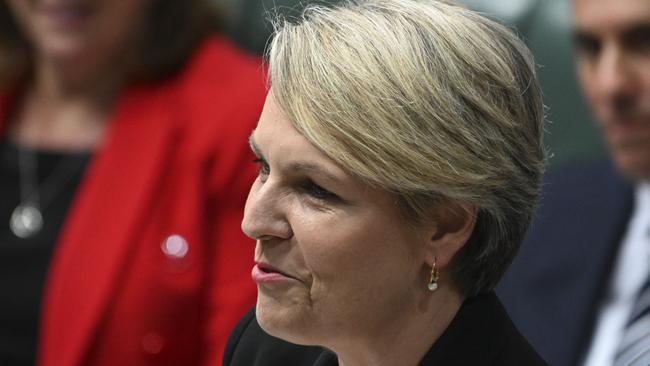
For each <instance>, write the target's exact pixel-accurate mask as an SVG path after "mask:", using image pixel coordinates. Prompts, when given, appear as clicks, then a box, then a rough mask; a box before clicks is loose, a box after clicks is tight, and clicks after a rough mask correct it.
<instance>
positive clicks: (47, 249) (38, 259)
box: [0, 140, 89, 366]
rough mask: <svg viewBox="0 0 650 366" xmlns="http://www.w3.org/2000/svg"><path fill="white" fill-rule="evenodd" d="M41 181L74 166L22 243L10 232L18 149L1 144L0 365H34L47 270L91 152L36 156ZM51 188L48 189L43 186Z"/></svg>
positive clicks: (16, 201) (17, 183)
mask: <svg viewBox="0 0 650 366" xmlns="http://www.w3.org/2000/svg"><path fill="white" fill-rule="evenodd" d="M35 155H36V160H37V166H38V170H37V171H38V182H39V184H40V183H42V182H43V181H44V180H45V179H46V178H47V177H49V176H50V174H51V173H52V172H53V171H54V170H58V169H61V168H63V167H64V166H69V164H73V165H74V167H73V168H74V169H72V170H71V173H70V174H71V176H70V177H69V178H70V179H69V180H67V184H65V185H63V186H62V187H61V189H60V190H59V191H58V192H54V193H55V194H54V195H52V196H53V198H52V199H51V200H50V202H44V203H45V204H46V206H44V207H42V215H43V228H42V230H41V231H40V232H39V233H38V234H37V235H35V236H33V237H31V238H28V239H21V238H19V237H17V236H15V235H14V233H13V232H12V231H11V230H10V228H9V220H10V217H11V214H12V212H13V210H14V209H15V208H16V206H18V204H19V203H20V170H19V164H18V148H17V147H16V146H15V145H13V144H12V143H11V142H9V141H8V140H0V365H3V366H19V365H20V366H23V365H25V366H27V365H30V366H31V365H34V362H35V355H36V341H37V336H38V333H37V330H38V322H39V318H40V306H41V297H42V291H43V285H44V283H45V276H46V273H47V268H48V265H49V263H50V259H51V257H52V251H53V249H54V245H55V243H56V241H57V238H58V236H59V231H60V229H61V225H62V224H63V219H64V218H65V216H66V213H67V211H68V207H69V205H70V203H71V201H72V198H73V196H74V192H75V190H76V188H77V186H78V185H79V182H80V181H81V178H82V174H83V170H84V169H83V168H84V166H85V165H86V164H87V162H88V157H89V154H68V153H58V152H43V151H37V152H35ZM43 188H44V189H47V187H43Z"/></svg>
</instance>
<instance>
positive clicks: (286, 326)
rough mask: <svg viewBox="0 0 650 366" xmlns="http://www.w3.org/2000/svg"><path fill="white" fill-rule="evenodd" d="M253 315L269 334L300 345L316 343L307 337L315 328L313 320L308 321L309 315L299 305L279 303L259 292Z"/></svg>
mask: <svg viewBox="0 0 650 366" xmlns="http://www.w3.org/2000/svg"><path fill="white" fill-rule="evenodd" d="M255 315H256V318H257V322H258V323H259V325H260V327H261V328H262V329H263V330H264V331H265V332H266V333H268V334H269V335H272V336H274V337H276V338H280V339H282V340H285V341H287V342H290V343H295V344H300V345H313V344H316V343H315V342H313V341H310V337H309V333H311V332H313V330H314V328H315V327H314V322H312V321H309V316H307V314H305V309H303V308H302V306H300V305H297V304H292V305H286V304H280V303H278V302H277V301H276V300H275V299H270V298H268V297H265V296H264V295H262V294H260V295H259V296H258V298H257V305H256V307H255Z"/></svg>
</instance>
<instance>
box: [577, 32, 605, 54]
mask: <svg viewBox="0 0 650 366" xmlns="http://www.w3.org/2000/svg"><path fill="white" fill-rule="evenodd" d="M574 42H575V46H576V49H577V51H578V54H579V55H580V56H582V57H585V58H587V59H592V58H594V57H596V56H598V53H599V52H600V48H601V44H600V41H599V40H598V39H596V38H595V37H591V36H587V35H582V34H579V35H577V36H576V37H575V39H574Z"/></svg>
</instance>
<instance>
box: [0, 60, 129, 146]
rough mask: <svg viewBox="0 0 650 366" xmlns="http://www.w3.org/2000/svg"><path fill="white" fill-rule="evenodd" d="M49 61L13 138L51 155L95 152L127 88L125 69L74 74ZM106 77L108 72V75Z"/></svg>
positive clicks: (38, 72) (29, 92)
mask: <svg viewBox="0 0 650 366" xmlns="http://www.w3.org/2000/svg"><path fill="white" fill-rule="evenodd" d="M71 69H72V68H70V67H63V66H60V65H57V64H56V63H55V62H48V61H47V60H43V61H41V62H38V63H37V64H36V65H35V70H34V76H33V78H32V80H31V83H29V84H28V85H27V87H26V89H25V93H24V96H23V99H22V103H21V104H20V105H19V106H18V108H17V109H16V113H15V114H14V116H12V117H13V119H12V124H11V126H10V128H9V135H10V136H11V137H12V139H14V141H16V142H17V143H19V144H22V145H27V146H31V147H36V148H43V149H48V150H73V151H77V150H93V149H94V148H95V147H96V146H97V145H98V144H99V143H100V142H101V140H102V137H103V135H104V131H105V127H106V122H107V120H108V116H109V113H110V110H111V107H112V105H113V102H114V100H115V98H116V95H117V93H118V91H119V89H120V86H121V84H122V80H123V75H124V73H123V72H122V71H121V68H119V67H115V68H106V69H108V70H110V71H109V72H105V73H104V72H101V71H97V72H91V71H88V70H79V71H73V70H71ZM102 71H105V70H102Z"/></svg>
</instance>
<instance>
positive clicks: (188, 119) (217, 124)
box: [0, 38, 265, 366]
mask: <svg viewBox="0 0 650 366" xmlns="http://www.w3.org/2000/svg"><path fill="white" fill-rule="evenodd" d="M263 71H264V70H263V66H262V64H261V62H260V61H259V60H257V59H254V58H252V57H248V56H245V55H243V54H242V53H240V52H239V51H237V50H236V49H235V48H234V47H233V46H231V45H230V44H229V43H228V42H227V41H225V40H224V39H221V38H212V39H209V40H207V41H206V42H205V43H204V44H203V45H202V46H201V47H200V49H199V51H198V52H197V53H196V54H195V55H194V56H193V57H192V59H191V60H190V62H189V64H188V65H187V66H186V67H185V69H184V70H183V71H182V72H181V73H180V74H179V75H177V76H176V77H174V78H173V79H170V80H166V81H164V82H161V83H157V84H156V85H149V86H138V87H132V88H130V89H127V90H126V91H125V92H124V93H123V95H121V97H120V98H119V100H118V102H117V104H116V107H115V109H114V111H113V115H112V117H111V122H110V125H109V130H108V133H107V135H106V138H105V140H104V143H103V145H102V146H101V147H100V148H99V149H98V151H96V153H95V154H94V157H93V159H92V161H91V163H90V165H89V167H88V168H87V171H86V174H85V177H84V179H83V182H82V183H81V185H80V186H79V188H78V191H77V192H78V193H77V194H76V196H75V199H74V202H73V203H72V206H71V208H70V211H69V213H68V216H67V218H66V221H65V224H64V227H63V228H62V231H61V235H60V237H59V242H58V243H57V247H56V250H55V253H54V256H53V258H52V261H51V264H50V269H49V273H48V278H47V282H46V285H45V293H44V297H43V304H42V315H41V317H42V318H41V326H40V336H39V348H38V365H39V366H81V365H84V366H85V365H91V366H103V365H106V366H140V365H169V366H185V365H217V364H219V363H220V362H221V357H222V352H223V348H224V345H225V343H226V340H227V338H228V334H229V333H230V331H231V330H232V328H233V327H234V325H235V324H236V322H237V321H238V320H239V318H240V317H241V316H242V315H243V314H245V313H246V311H247V310H248V309H249V308H250V306H252V305H253V303H254V301H255V297H256V290H255V287H254V284H253V282H252V281H251V280H250V270H251V268H252V261H253V248H254V246H253V243H252V242H251V241H250V240H249V239H247V238H246V237H245V236H244V235H243V234H242V233H241V230H240V222H241V219H242V213H243V206H244V202H245V198H246V195H247V193H248V189H249V187H250V184H251V182H252V180H253V179H254V175H255V174H256V172H255V169H254V167H253V164H251V160H252V159H253V158H252V156H251V155H250V153H249V147H248V143H247V139H248V136H249V134H250V133H251V131H252V129H253V128H254V126H255V124H256V122H257V119H258V117H259V114H260V112H261V108H262V105H263V100H264V96H265V86H264V75H263ZM10 104H11V102H10V98H7V97H4V98H1V99H0V121H5V120H6V119H7V118H6V116H7V110H8V109H9V107H10ZM2 127H3V126H2V124H0V132H1V131H2ZM174 235H177V236H174ZM170 237H171V238H172V239H171V240H170V239H169V238H170Z"/></svg>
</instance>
